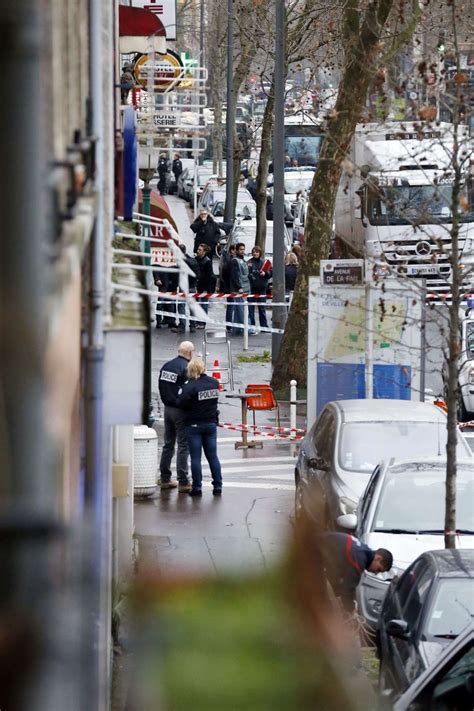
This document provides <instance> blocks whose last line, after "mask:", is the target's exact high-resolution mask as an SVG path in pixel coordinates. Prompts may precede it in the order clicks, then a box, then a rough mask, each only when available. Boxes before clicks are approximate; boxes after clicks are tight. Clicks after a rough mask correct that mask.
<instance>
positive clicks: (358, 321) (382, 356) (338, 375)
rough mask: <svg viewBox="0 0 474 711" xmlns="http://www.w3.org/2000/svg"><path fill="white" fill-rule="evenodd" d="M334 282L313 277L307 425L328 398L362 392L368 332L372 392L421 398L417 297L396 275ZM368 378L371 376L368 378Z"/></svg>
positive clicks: (352, 396)
mask: <svg viewBox="0 0 474 711" xmlns="http://www.w3.org/2000/svg"><path fill="white" fill-rule="evenodd" d="M370 288H371V290H372V292H371V295H370V299H371V302H372V304H373V308H372V318H371V319H370V320H369V319H368V310H367V308H366V299H367V293H366V287H365V286H344V288H341V287H333V286H327V285H323V286H321V284H320V279H319V278H318V277H312V278H311V279H310V284H309V310H308V394H307V398H308V428H309V427H310V426H311V425H312V424H313V423H314V421H315V419H316V417H317V416H318V415H319V413H320V411H321V410H322V408H323V407H324V405H325V404H326V403H327V402H329V401H331V400H342V399H359V398H364V397H365V384H366V377H367V363H366V360H367V333H368V329H367V327H368V325H369V328H370V332H371V335H372V344H371V352H372V358H373V360H372V362H373V397H374V398H396V399H401V400H411V399H415V400H418V399H419V398H420V393H419V387H420V353H421V328H420V324H421V299H420V297H419V291H418V290H417V286H416V285H415V284H413V286H412V287H411V286H410V284H407V283H406V282H405V283H404V284H403V285H401V284H399V283H398V282H397V281H396V280H393V281H392V280H385V281H384V282H383V285H382V283H380V284H372V285H371V287H370ZM369 382H370V381H369Z"/></svg>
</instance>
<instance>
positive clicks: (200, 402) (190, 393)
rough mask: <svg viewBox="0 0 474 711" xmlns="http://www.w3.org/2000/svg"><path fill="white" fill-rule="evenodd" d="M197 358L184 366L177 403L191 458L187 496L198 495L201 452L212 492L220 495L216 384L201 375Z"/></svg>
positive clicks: (199, 493) (213, 380)
mask: <svg viewBox="0 0 474 711" xmlns="http://www.w3.org/2000/svg"><path fill="white" fill-rule="evenodd" d="M204 371H205V366H204V363H203V362H202V360H200V358H193V359H192V360H191V361H190V362H189V364H188V367H187V374H188V380H187V381H186V382H185V383H184V385H183V386H182V388H181V390H180V393H179V396H178V401H179V406H180V407H181V408H182V411H183V413H184V423H185V431H186V437H187V441H188V447H189V453H190V455H191V474H192V479H193V484H192V489H191V491H190V492H189V494H190V496H201V495H202V468H201V453H202V449H204V454H205V455H206V459H207V461H208V462H209V467H210V469H211V476H212V486H213V490H212V493H213V494H214V496H220V495H221V494H222V472H221V464H220V462H219V457H218V456H217V423H218V415H219V411H218V409H217V406H218V404H219V381H218V380H216V379H215V378H210V377H209V376H208V375H206V374H205V372H204Z"/></svg>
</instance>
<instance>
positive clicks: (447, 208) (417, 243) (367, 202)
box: [335, 123, 474, 294]
mask: <svg viewBox="0 0 474 711" xmlns="http://www.w3.org/2000/svg"><path fill="white" fill-rule="evenodd" d="M453 130H454V129H453V126H452V125H451V124H446V123H439V124H436V125H434V126H433V127H425V128H423V127H422V126H421V125H420V124H414V123H403V124H402V123H392V124H385V125H383V126H379V125H378V124H364V125H359V126H358V127H357V129H356V131H355V134H354V137H353V139H352V144H351V149H350V154H349V156H348V159H347V160H346V161H345V164H344V172H343V175H342V178H341V182H340V185H339V190H338V194H337V199H336V211H335V235H336V237H337V238H339V239H340V240H341V241H342V242H343V243H344V245H346V247H347V248H348V250H349V252H350V253H352V254H354V255H355V256H360V257H365V258H367V259H369V260H370V261H374V262H375V263H377V264H379V265H380V266H381V267H382V269H386V270H388V271H390V272H391V273H396V274H398V275H404V276H407V277H423V278H426V280H427V287H428V290H429V291H430V292H434V293H440V294H441V293H447V292H449V288H450V287H449V281H450V276H451V267H450V263H449V260H450V255H451V230H452V211H451V207H452V185H453V175H454V174H453V155H454V150H453V146H454V135H453ZM458 135H459V140H460V148H459V150H458V151H457V156H458V160H459V161H461V162H462V166H463V172H464V176H465V177H464V178H463V186H462V193H461V224H460V229H459V254H460V262H461V263H462V264H463V269H464V273H465V280H464V281H465V287H466V288H465V290H466V291H469V289H470V288H471V285H472V282H473V265H474V189H473V180H472V175H471V173H470V162H471V156H472V141H471V140H470V139H469V135H468V129H467V127H465V126H461V127H459V128H458Z"/></svg>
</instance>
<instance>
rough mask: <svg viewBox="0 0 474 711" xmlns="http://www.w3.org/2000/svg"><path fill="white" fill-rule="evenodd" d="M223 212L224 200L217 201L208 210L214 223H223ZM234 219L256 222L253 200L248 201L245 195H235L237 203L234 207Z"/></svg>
mask: <svg viewBox="0 0 474 711" xmlns="http://www.w3.org/2000/svg"><path fill="white" fill-rule="evenodd" d="M224 212H225V199H224V200H217V201H216V202H215V203H214V205H213V206H212V209H211V210H210V213H211V215H212V217H213V218H214V220H215V221H216V222H223V221H224ZM235 217H236V218H239V217H240V218H242V220H253V221H255V220H256V217H257V205H256V204H255V200H253V198H252V200H251V201H249V200H248V199H247V196H246V195H239V194H237V203H236V205H235Z"/></svg>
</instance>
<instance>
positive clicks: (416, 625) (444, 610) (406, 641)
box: [377, 549, 474, 699]
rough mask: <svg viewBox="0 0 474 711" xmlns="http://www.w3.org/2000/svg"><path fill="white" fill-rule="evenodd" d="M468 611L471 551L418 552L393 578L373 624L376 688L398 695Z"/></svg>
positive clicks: (472, 612)
mask: <svg viewBox="0 0 474 711" xmlns="http://www.w3.org/2000/svg"><path fill="white" fill-rule="evenodd" d="M473 616H474V550H470V549H465V550H456V549H454V550H439V551H429V552H427V553H423V554H422V555H420V556H419V557H418V558H417V559H416V560H415V562H414V563H412V565H410V567H409V568H407V570H406V571H405V573H404V574H403V575H402V576H401V577H400V578H398V579H396V580H394V581H393V582H392V584H391V586H390V588H389V591H388V594H387V596H386V598H385V601H384V603H383V607H382V612H381V615H380V619H379V625H378V628H377V649H378V654H379V658H380V690H381V692H382V694H383V695H384V696H388V695H390V697H391V698H392V699H393V698H396V697H398V696H399V695H400V694H401V693H402V692H403V691H404V690H405V689H407V687H408V686H409V685H410V684H412V683H413V682H414V680H415V679H416V678H417V677H418V676H420V674H422V673H423V672H424V671H425V669H427V668H429V667H430V666H431V665H432V664H434V663H435V661H436V659H437V658H438V657H439V655H440V654H441V653H442V652H443V649H444V648H445V647H446V646H447V645H448V644H449V643H450V641H451V640H453V639H455V638H456V637H457V636H458V635H459V634H460V633H461V632H462V631H463V630H464V629H465V628H466V626H468V625H471V624H472V619H473Z"/></svg>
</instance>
